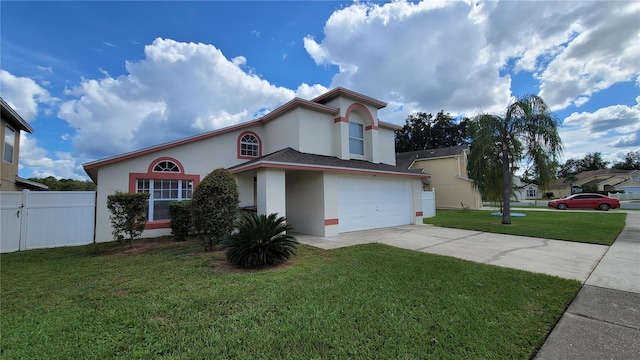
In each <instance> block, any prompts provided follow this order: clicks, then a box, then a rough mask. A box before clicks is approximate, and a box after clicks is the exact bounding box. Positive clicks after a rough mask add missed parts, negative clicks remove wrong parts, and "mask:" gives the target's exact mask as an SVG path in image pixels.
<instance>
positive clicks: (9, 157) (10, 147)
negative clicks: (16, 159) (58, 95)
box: [2, 125, 16, 164]
mask: <svg viewBox="0 0 640 360" xmlns="http://www.w3.org/2000/svg"><path fill="white" fill-rule="evenodd" d="M15 145H16V132H15V130H13V128H11V126H9V125H7V127H5V129H4V152H3V157H2V158H3V159H4V161H6V162H8V163H11V164H13V152H14V148H15Z"/></svg>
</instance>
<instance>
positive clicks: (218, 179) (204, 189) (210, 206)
mask: <svg viewBox="0 0 640 360" xmlns="http://www.w3.org/2000/svg"><path fill="white" fill-rule="evenodd" d="M239 202H240V198H239V195H238V185H237V184H236V181H235V179H234V178H233V175H231V173H230V172H229V170H227V169H216V170H214V171H212V172H211V173H210V174H209V175H207V176H206V177H205V178H204V179H203V180H202V182H201V183H200V184H199V185H198V187H196V189H195V191H194V192H193V197H192V199H191V211H192V220H193V226H194V228H195V231H196V233H197V234H198V236H199V237H200V238H201V239H203V240H204V241H205V249H206V250H213V249H214V247H215V246H216V245H218V244H219V243H220V242H221V241H222V238H224V237H225V236H227V235H229V234H231V230H233V223H234V222H235V220H236V216H237V213H238V204H239Z"/></svg>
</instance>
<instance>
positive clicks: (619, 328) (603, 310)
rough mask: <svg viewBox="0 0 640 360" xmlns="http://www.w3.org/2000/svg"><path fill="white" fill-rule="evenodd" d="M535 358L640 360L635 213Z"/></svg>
mask: <svg viewBox="0 0 640 360" xmlns="http://www.w3.org/2000/svg"><path fill="white" fill-rule="evenodd" d="M536 359H540V360H542V359H581V360H589V359H640V213H637V212H628V213H627V222H626V226H625V228H624V230H623V231H622V233H620V235H619V236H618V238H617V239H616V241H615V242H614V243H613V245H612V246H611V247H610V248H609V250H608V251H607V252H606V253H605V255H604V257H603V258H602V260H601V261H600V263H599V264H598V266H597V267H596V268H595V270H594V271H593V272H592V273H591V275H590V276H589V277H588V278H587V280H586V282H585V285H584V286H583V287H582V289H581V290H580V292H578V295H577V296H576V297H575V299H573V302H572V303H571V305H570V306H569V308H568V309H567V311H566V312H565V313H564V315H563V316H562V318H561V319H560V321H559V322H558V324H556V327H555V328H554V329H553V331H552V332H551V334H550V335H549V337H548V338H547V340H546V342H545V343H544V345H543V346H542V348H541V349H540V351H539V352H538V355H537V356H536Z"/></svg>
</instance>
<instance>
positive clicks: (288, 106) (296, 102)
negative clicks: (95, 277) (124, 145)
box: [82, 98, 339, 175]
mask: <svg viewBox="0 0 640 360" xmlns="http://www.w3.org/2000/svg"><path fill="white" fill-rule="evenodd" d="M296 107H303V108H307V109H310V110H316V111H321V112H325V113H329V114H336V113H338V111H339V110H338V109H336V108H332V107H329V106H326V105H322V104H316V103H313V102H311V101H308V100H304V99H300V98H294V99H293V100H291V101H288V102H287V103H285V104H283V105H282V106H279V107H278V108H276V109H275V110H273V111H271V112H269V113H268V114H266V115H264V116H262V117H260V118H258V119H256V120H251V121H247V122H245V123H241V124H237V125H232V126H228V127H225V128H222V129H217V130H213V131H209V132H206V133H202V134H198V135H194V136H190V137H187V138H183V139H178V140H174V141H170V142H166V143H163V144H159V145H154V146H150V147H146V148H143V149H140V150H134V151H130V152H127V153H124V154H120V155H115V156H111V157H108V158H104V159H100V160H96V161H91V162H88V163H85V164H83V165H82V167H83V168H84V170H85V171H86V172H87V173H89V170H91V169H95V168H98V167H100V166H104V165H108V164H112V163H116V162H119V161H122V160H126V159H130V158H134V157H138V156H141V155H146V154H150V153H153V152H156V151H160V150H165V149H169V148H173V147H176V146H180V145H184V144H188V143H192V142H196V141H199V140H203V139H207V138H211V137H214V136H217V135H221V134H225V133H228V132H231V131H235V130H239V129H244V128H247V127H251V126H253V125H256V124H264V123H266V122H268V121H269V120H271V119H273V118H275V117H277V116H278V115H281V114H284V113H286V112H287V111H290V110H292V109H294V108H296ZM89 175H91V174H89Z"/></svg>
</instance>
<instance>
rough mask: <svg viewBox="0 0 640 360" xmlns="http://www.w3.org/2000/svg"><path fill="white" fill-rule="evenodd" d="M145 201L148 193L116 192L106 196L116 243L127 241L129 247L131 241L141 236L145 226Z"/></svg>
mask: <svg viewBox="0 0 640 360" xmlns="http://www.w3.org/2000/svg"><path fill="white" fill-rule="evenodd" d="M147 200H149V194H148V193H134V194H130V193H124V192H120V191H116V193H115V194H114V195H109V196H107V208H108V209H109V211H110V212H111V215H110V216H109V219H111V224H112V225H113V236H114V237H115V238H116V239H117V240H118V241H125V240H128V242H129V246H133V239H135V238H137V237H138V236H140V235H141V234H142V231H143V230H144V227H145V225H146V224H147Z"/></svg>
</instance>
